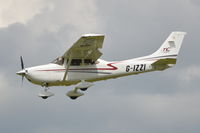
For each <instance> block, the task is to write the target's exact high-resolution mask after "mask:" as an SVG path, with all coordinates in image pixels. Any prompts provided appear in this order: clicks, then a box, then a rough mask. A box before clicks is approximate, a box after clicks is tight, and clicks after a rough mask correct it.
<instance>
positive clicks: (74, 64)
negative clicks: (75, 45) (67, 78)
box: [71, 59, 82, 66]
mask: <svg viewBox="0 0 200 133" xmlns="http://www.w3.org/2000/svg"><path fill="white" fill-rule="evenodd" d="M81 63H82V60H81V59H72V61H71V65H72V66H80V65H81Z"/></svg>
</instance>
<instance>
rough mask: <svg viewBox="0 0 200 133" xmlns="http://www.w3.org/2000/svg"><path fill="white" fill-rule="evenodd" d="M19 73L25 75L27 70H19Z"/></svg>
mask: <svg viewBox="0 0 200 133" xmlns="http://www.w3.org/2000/svg"><path fill="white" fill-rule="evenodd" d="M16 74H17V75H21V76H22V75H25V74H26V71H25V70H21V71H19V72H16Z"/></svg>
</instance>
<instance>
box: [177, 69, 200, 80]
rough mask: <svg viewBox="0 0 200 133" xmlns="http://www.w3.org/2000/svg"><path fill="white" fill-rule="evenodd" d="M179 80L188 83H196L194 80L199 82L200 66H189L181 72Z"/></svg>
mask: <svg viewBox="0 0 200 133" xmlns="http://www.w3.org/2000/svg"><path fill="white" fill-rule="evenodd" d="M178 78H179V79H180V80H181V81H185V82H188V83H189V82H191V81H194V80H199V79H200V66H198V65H193V66H189V67H187V68H184V69H182V70H180V74H179V75H178Z"/></svg>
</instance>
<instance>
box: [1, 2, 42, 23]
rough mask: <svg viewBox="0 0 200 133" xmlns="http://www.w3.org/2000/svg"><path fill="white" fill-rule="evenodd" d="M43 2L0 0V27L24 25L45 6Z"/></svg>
mask: <svg viewBox="0 0 200 133" xmlns="http://www.w3.org/2000/svg"><path fill="white" fill-rule="evenodd" d="M43 2H44V0H28V1H27V0H0V27H7V26H8V25H10V24H13V23H17V22H18V23H24V24H25V23H26V22H27V21H28V20H30V19H31V18H33V17H34V16H35V15H36V14H38V13H40V12H41V10H42V9H43V8H44V6H46V5H45V4H44V3H43Z"/></svg>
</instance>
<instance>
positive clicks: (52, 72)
mask: <svg viewBox="0 0 200 133" xmlns="http://www.w3.org/2000/svg"><path fill="white" fill-rule="evenodd" d="M154 61H155V59H154V60H152V59H151V60H146V59H145V60H144V59H143V58H136V59H130V60H124V61H113V62H108V61H104V60H101V59H98V60H97V62H96V63H94V64H91V65H79V66H70V67H69V71H68V73H67V76H66V79H65V80H63V76H64V74H65V71H66V69H67V68H66V67H65V66H64V65H58V64H54V63H49V64H46V65H40V66H35V67H30V68H26V69H25V70H26V75H25V77H26V78H27V79H28V80H29V81H30V82H32V83H34V84H37V85H42V86H45V85H48V86H63V85H65V86H68V85H72V84H76V83H78V82H80V81H81V80H83V79H84V80H86V81H90V82H94V81H99V80H106V79H111V78H118V77H121V76H127V75H133V74H139V73H144V72H148V71H153V70H154V68H153V66H152V65H151V64H152V62H154Z"/></svg>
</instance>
